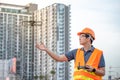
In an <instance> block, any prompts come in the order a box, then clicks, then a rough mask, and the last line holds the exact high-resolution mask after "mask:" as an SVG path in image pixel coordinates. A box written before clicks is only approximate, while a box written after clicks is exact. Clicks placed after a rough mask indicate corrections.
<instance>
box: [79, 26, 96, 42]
mask: <svg viewBox="0 0 120 80" xmlns="http://www.w3.org/2000/svg"><path fill="white" fill-rule="evenodd" d="M80 34H90V35H91V36H92V37H93V39H94V40H95V33H94V31H93V30H92V29H90V28H88V27H86V28H84V29H83V30H82V31H81V32H78V33H77V35H80Z"/></svg>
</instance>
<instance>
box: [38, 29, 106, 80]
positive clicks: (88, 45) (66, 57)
mask: <svg viewBox="0 0 120 80" xmlns="http://www.w3.org/2000/svg"><path fill="white" fill-rule="evenodd" d="M77 35H78V36H79V41H80V45H82V46H83V47H82V48H80V49H79V48H78V49H74V50H72V51H70V52H68V53H66V54H63V55H57V54H55V53H53V52H51V51H50V50H49V49H48V48H46V47H45V45H44V44H43V43H41V44H40V45H39V44H36V48H38V49H40V50H42V51H46V53H47V54H49V55H50V56H51V57H52V58H53V59H54V60H56V61H60V62H63V61H70V60H73V59H74V60H75V65H74V80H102V76H104V75H105V61H104V56H103V52H102V51H101V50H99V49H97V48H95V47H94V46H93V45H92V43H93V41H94V40H95V33H94V31H93V30H92V29H90V28H84V29H83V30H82V31H81V32H78V34H77Z"/></svg>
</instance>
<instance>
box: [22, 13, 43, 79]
mask: <svg viewBox="0 0 120 80" xmlns="http://www.w3.org/2000/svg"><path fill="white" fill-rule="evenodd" d="M23 23H29V24H30V26H31V27H32V80H33V79H34V26H41V21H35V20H34V13H33V14H32V20H29V21H23ZM38 23H40V24H38Z"/></svg>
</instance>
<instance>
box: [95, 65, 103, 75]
mask: <svg viewBox="0 0 120 80" xmlns="http://www.w3.org/2000/svg"><path fill="white" fill-rule="evenodd" d="M95 74H97V75H100V76H104V75H105V67H102V68H99V69H97V70H96V71H95Z"/></svg>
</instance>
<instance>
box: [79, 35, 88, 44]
mask: <svg viewBox="0 0 120 80" xmlns="http://www.w3.org/2000/svg"><path fill="white" fill-rule="evenodd" d="M79 41H80V45H85V44H86V43H87V42H88V38H86V35H85V34H81V35H80V36H79Z"/></svg>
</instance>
